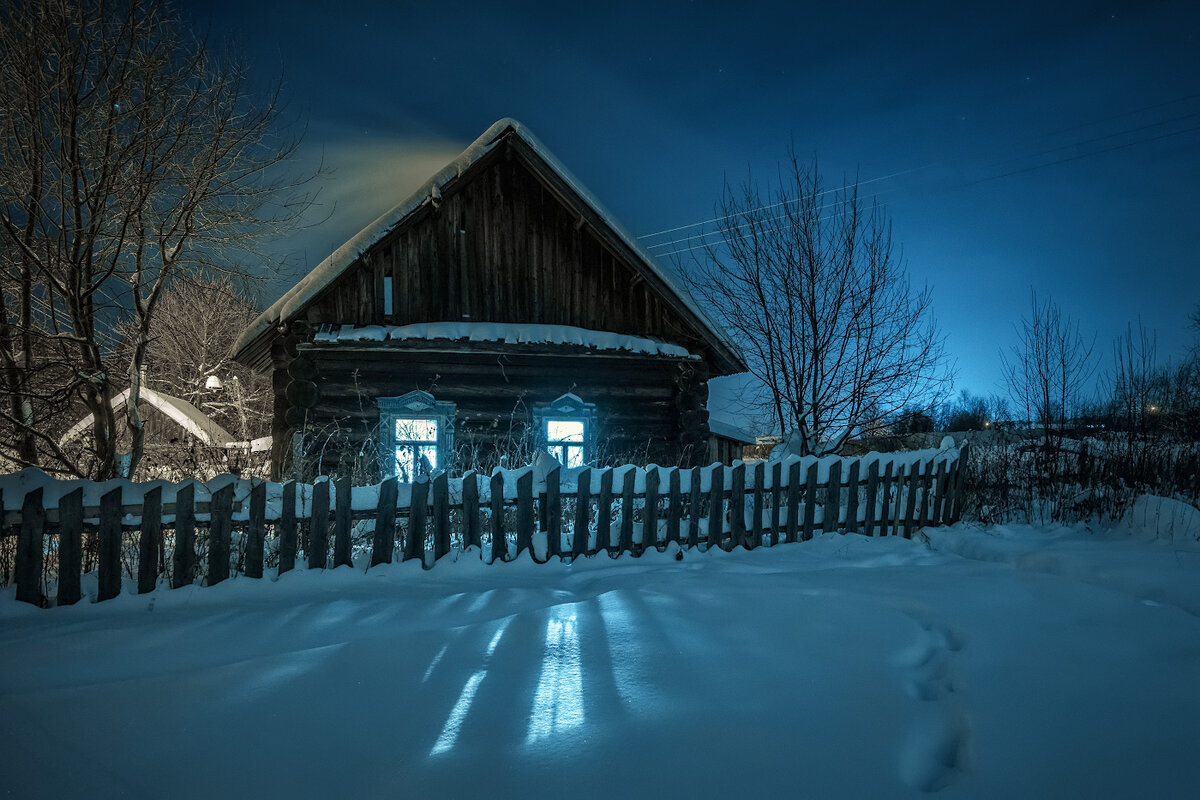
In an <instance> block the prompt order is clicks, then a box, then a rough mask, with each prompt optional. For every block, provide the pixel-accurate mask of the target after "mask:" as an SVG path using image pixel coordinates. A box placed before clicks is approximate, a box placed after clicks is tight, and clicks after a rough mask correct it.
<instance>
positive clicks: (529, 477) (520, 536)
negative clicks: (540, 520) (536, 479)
mask: <svg viewBox="0 0 1200 800" xmlns="http://www.w3.org/2000/svg"><path fill="white" fill-rule="evenodd" d="M522 550H528V551H529V554H530V556H532V555H533V470H532V469H526V470H525V472H523V473H522V474H520V475H518V476H517V554H516V556H514V558H519V557H520V555H521V551H522Z"/></svg>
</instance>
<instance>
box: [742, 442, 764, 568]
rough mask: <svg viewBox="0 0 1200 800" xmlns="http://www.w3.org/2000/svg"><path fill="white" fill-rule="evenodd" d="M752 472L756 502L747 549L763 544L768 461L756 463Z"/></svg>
mask: <svg viewBox="0 0 1200 800" xmlns="http://www.w3.org/2000/svg"><path fill="white" fill-rule="evenodd" d="M751 474H752V475H753V476H754V478H753V482H754V504H753V516H752V517H751V518H750V528H749V530H750V538H749V540H748V544H747V545H746V549H747V550H753V549H754V548H755V547H758V546H759V545H761V544H762V536H763V526H762V515H763V481H764V480H765V478H764V476H765V475H766V463H765V462H762V461H759V462H758V463H756V464H755V465H754V469H753V470H752V471H751Z"/></svg>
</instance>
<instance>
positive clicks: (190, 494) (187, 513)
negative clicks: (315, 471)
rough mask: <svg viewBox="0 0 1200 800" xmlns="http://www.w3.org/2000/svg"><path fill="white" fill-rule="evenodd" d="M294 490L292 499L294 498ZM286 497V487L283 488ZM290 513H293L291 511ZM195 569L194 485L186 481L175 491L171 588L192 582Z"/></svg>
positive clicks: (293, 490)
mask: <svg viewBox="0 0 1200 800" xmlns="http://www.w3.org/2000/svg"><path fill="white" fill-rule="evenodd" d="M295 496H296V492H295V489H294V488H293V489H292V497H293V498H295ZM284 497H285V499H286V497H287V487H286V486H285V487H284ZM285 510H286V509H285ZM292 513H293V514H294V513H295V509H293V511H292ZM195 568H196V484H195V483H194V482H192V481H188V482H187V484H186V485H180V486H179V487H178V489H176V491H175V550H174V551H173V552H172V553H171V588H172V589H178V588H179V587H180V586H187V585H188V584H189V583H191V582H192V572H193V571H194V570H195Z"/></svg>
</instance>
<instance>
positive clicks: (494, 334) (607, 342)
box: [313, 322, 696, 358]
mask: <svg viewBox="0 0 1200 800" xmlns="http://www.w3.org/2000/svg"><path fill="white" fill-rule="evenodd" d="M313 338H314V341H317V342H382V341H386V340H389V339H390V340H392V341H397V340H403V339H426V340H432V339H448V340H451V341H457V340H460V339H466V340H468V341H472V342H505V343H507V344H575V345H581V346H583V347H591V348H594V349H596V350H628V351H630V352H634V353H649V354H651V355H664V356H676V357H679V358H688V357H689V356H690V357H692V358H696V356H692V354H691V353H689V352H688V351H687V350H685V349H684V348H682V347H680V346H679V345H674V344H667V343H666V342H660V341H658V340H656V339H646V338H643V337H640V336H627V335H625V334H622V333H611V332H609V331H593V330H588V329H587V328H576V327H574V326H572V325H536V324H508V323H500V322H421V323H415V324H413V325H362V326H356V325H340V326H338V327H337V328H335V329H334V330H330V331H323V332H320V333H318V334H316V336H315V337H313Z"/></svg>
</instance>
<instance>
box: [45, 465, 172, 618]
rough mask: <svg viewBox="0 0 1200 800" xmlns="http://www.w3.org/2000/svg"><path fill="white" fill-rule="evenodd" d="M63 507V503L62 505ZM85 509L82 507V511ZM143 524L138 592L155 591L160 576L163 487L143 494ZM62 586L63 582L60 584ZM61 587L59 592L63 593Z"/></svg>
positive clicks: (156, 487) (139, 533)
mask: <svg viewBox="0 0 1200 800" xmlns="http://www.w3.org/2000/svg"><path fill="white" fill-rule="evenodd" d="M60 508H61V505H60ZM82 511H83V509H82V508H80V512H81V513H82ZM141 517H142V524H141V525H140V526H139V527H140V530H139V531H138V569H137V590H138V594H145V593H146V592H152V591H154V585H155V583H156V582H157V578H158V550H159V548H160V547H161V546H162V487H161V486H155V487H154V488H153V489H151V490H150V491H148V492H146V493H145V494H144V495H143V496H142V514H141ZM61 536H62V513H61V512H60V513H59V537H60V551H59V569H60V570H61V568H62V555H61ZM60 587H61V584H60ZM61 591H62V590H61V588H60V589H59V592H60V593H61Z"/></svg>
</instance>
